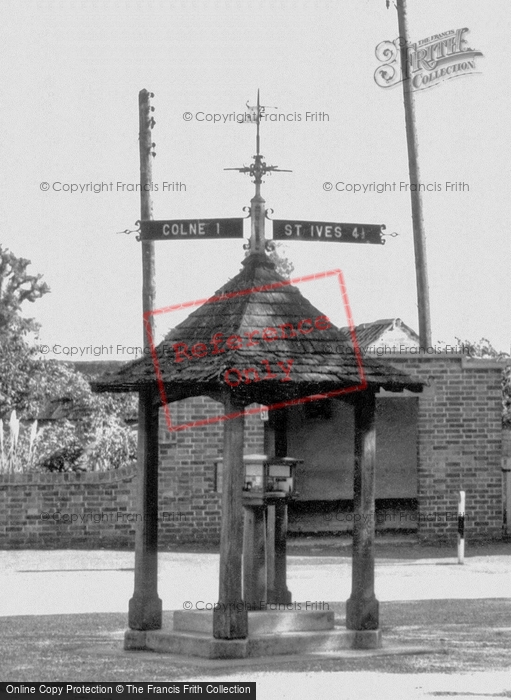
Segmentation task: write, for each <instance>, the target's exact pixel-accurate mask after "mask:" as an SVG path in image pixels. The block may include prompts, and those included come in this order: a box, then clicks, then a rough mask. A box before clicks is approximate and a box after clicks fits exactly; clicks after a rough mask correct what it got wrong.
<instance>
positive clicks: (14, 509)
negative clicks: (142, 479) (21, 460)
mask: <svg viewBox="0 0 511 700" xmlns="http://www.w3.org/2000/svg"><path fill="white" fill-rule="evenodd" d="M135 471H136V470H135V467H123V468H121V469H118V470H116V471H112V472H95V473H93V472H89V473H74V472H73V473H66V474H58V473H53V474H40V473H31V474H11V475H5V474H2V475H0V547H2V548H8V547H13V548H15V547H55V548H66V547H69V548H74V547H76V548H81V547H83V548H89V547H90V548H93V547H121V548H122V547H127V546H131V544H132V542H133V541H134V540H133V537H134V530H133V527H134V525H133V523H132V522H130V520H132V519H133V514H134V513H135V481H136V476H135Z"/></svg>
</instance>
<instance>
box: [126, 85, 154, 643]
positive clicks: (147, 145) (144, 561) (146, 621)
mask: <svg viewBox="0 0 511 700" xmlns="http://www.w3.org/2000/svg"><path fill="white" fill-rule="evenodd" d="M152 96H153V94H152V93H150V92H148V91H147V90H141V91H140V92H139V95H138V107H139V152H140V184H141V188H140V190H141V191H140V219H141V221H144V220H149V219H152V204H151V183H152V157H153V150H152V149H153V142H152V132H151V127H152V124H153V119H152V116H151V99H150V98H151V97H152ZM141 245H142V307H143V312H144V314H146V313H147V312H148V311H152V310H153V308H154V298H155V275H154V242H153V241H142V244H141ZM147 321H148V324H149V327H150V329H151V333H152V336H153V338H154V320H153V316H148V317H147ZM142 332H143V347H144V349H145V350H146V352H148V349H149V339H148V337H147V333H146V328H145V325H144V324H142ZM156 397H157V394H156V392H155V390H154V389H153V388H152V387H147V388H144V389H143V390H142V391H140V393H139V402H138V505H139V507H138V513H137V515H138V516H139V518H140V519H138V518H137V523H136V527H137V530H136V539H135V592H134V594H133V598H132V599H131V600H130V602H129V626H130V628H131V629H135V630H148V629H160V628H161V620H162V604H161V600H160V599H159V598H158V591H157V579H158V420H159V416H158V408H157V405H156Z"/></svg>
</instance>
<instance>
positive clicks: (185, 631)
mask: <svg viewBox="0 0 511 700" xmlns="http://www.w3.org/2000/svg"><path fill="white" fill-rule="evenodd" d="M248 629H249V636H248V637H247V638H246V639H233V640H227V639H214V637H213V634H212V630H213V615H212V613H211V612H209V611H204V612H198V611H197V612H196V611H193V612H187V611H176V612H175V613H174V624H173V628H172V629H165V630H163V629H162V630H145V631H139V630H128V631H127V632H126V634H125V636H124V648H125V649H127V650H132V651H136V650H148V651H156V652H160V653H167V654H184V655H187V656H199V657H202V658H207V659H245V658H251V657H252V658H253V657H264V656H273V655H285V654H307V653H315V654H318V653H325V652H335V651H340V650H343V649H377V648H380V646H381V633H380V630H370V631H354V630H346V629H335V628H334V615H333V613H331V612H306V613H305V612H302V613H301V612H273V611H261V612H249V613H248Z"/></svg>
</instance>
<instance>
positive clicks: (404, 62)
mask: <svg viewBox="0 0 511 700" xmlns="http://www.w3.org/2000/svg"><path fill="white" fill-rule="evenodd" d="M387 7H388V0H387ZM396 9H397V16H398V24H399V37H400V40H401V41H400V52H401V72H402V81H401V82H402V85H403V101H404V106H405V124H406V143H407V146H408V172H409V175H410V184H416V185H417V186H416V188H415V191H411V192H410V197H411V203H412V223H413V242H414V249H415V276H416V281H417V305H418V312H419V341H420V347H421V349H423V350H426V349H427V348H428V347H430V346H431V316H430V309H429V285H428V267H427V259H426V232H425V230H424V218H423V214H422V193H421V192H419V187H418V186H419V183H420V172H419V147H418V143H417V129H416V125H415V103H414V97H413V89H412V82H411V80H410V76H409V64H408V51H407V44H408V19H407V14H406V13H407V10H406V0H396ZM410 190H412V188H411V187H410Z"/></svg>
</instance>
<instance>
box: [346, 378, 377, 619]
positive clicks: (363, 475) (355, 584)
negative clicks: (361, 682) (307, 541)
mask: <svg viewBox="0 0 511 700" xmlns="http://www.w3.org/2000/svg"><path fill="white" fill-rule="evenodd" d="M375 411H376V398H375V394H374V392H373V391H372V390H370V389H368V390H367V391H361V392H359V393H358V395H357V397H356V399H355V473H354V479H353V562H352V590H351V597H350V598H349V600H348V601H347V603H346V627H347V628H348V629H350V630H357V631H367V630H378V628H379V605H378V601H377V599H376V596H375V594H374V536H375V512H374V496H375V476H376V423H375Z"/></svg>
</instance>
